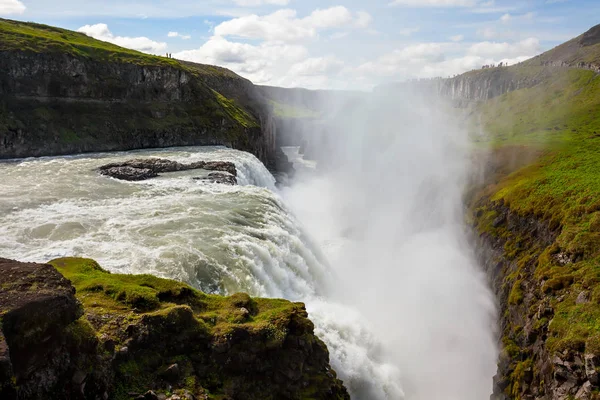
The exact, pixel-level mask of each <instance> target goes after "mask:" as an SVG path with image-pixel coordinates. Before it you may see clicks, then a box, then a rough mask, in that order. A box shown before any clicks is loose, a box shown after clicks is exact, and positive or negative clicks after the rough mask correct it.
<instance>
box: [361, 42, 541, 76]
mask: <svg viewBox="0 0 600 400" xmlns="http://www.w3.org/2000/svg"><path fill="white" fill-rule="evenodd" d="M539 52H540V43H539V40H538V39H536V38H529V39H525V40H522V41H519V42H514V43H507V42H503V43H497V42H481V43H475V44H466V43H465V44H462V43H458V41H455V42H445V43H414V44H411V45H408V46H405V47H403V48H399V49H396V50H394V51H392V52H389V53H387V54H384V55H383V56H381V57H379V58H377V59H375V60H372V61H367V62H365V63H363V64H361V65H359V66H358V67H356V68H353V74H354V76H356V77H357V79H359V80H363V81H366V80H369V79H370V80H373V79H382V78H383V80H384V81H389V80H390V79H392V80H403V79H411V78H434V77H449V76H454V75H458V74H461V73H464V72H467V71H470V70H473V69H479V68H481V67H482V66H483V65H489V64H498V63H499V62H503V63H505V64H508V65H511V64H515V63H517V62H521V61H524V60H526V59H528V58H531V57H532V56H534V55H536V54H538V53H539Z"/></svg>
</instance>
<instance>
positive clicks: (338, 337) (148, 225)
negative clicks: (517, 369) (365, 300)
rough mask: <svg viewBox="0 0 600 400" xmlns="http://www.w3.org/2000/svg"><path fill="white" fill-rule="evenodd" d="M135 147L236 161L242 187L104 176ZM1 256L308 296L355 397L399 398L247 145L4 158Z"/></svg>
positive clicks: (175, 177)
mask: <svg viewBox="0 0 600 400" xmlns="http://www.w3.org/2000/svg"><path fill="white" fill-rule="evenodd" d="M138 157H162V158H168V159H171V160H175V161H179V162H186V163H189V162H193V161H199V160H214V161H217V160H219V161H232V162H234V163H235V164H236V167H237V169H238V180H239V183H240V185H239V186H227V185H220V184H210V183H206V182H198V181H194V180H193V179H192V178H193V177H194V176H199V175H202V174H203V172H202V171H185V172H178V173H171V174H163V176H161V177H159V178H156V179H152V180H148V181H144V182H124V181H118V180H114V179H110V178H106V177H102V176H100V175H99V174H98V173H97V171H96V169H97V168H98V167H99V166H100V165H103V164H107V163H112V162H118V161H125V160H127V159H131V158H138ZM0 174H1V176H2V177H3V179H2V182H1V183H0V188H1V190H2V193H3V196H2V198H0V256H1V257H7V258H14V259H18V260H23V261H37V262H45V261H48V260H50V259H53V258H57V257H62V256H78V257H89V258H93V259H96V260H97V261H98V262H100V263H101V264H102V265H103V266H104V267H106V268H108V269H110V270H111V271H113V272H122V273H150V274H154V275H157V276H162V277H167V278H174V279H178V280H182V281H186V282H188V283H190V284H192V285H194V286H196V287H198V288H200V289H202V290H204V291H206V292H210V293H221V294H228V293H229V294H231V293H234V292H237V291H246V292H249V293H251V294H252V295H257V296H267V297H283V298H287V299H290V300H297V301H305V302H306V303H307V308H308V310H309V313H310V315H311V318H312V319H313V321H314V322H315V324H316V331H317V333H318V334H319V336H320V337H322V338H323V340H324V341H325V342H326V343H327V345H328V347H329V349H330V351H331V361H332V364H333V366H334V367H335V368H336V370H337V371H338V372H339V375H340V377H341V378H342V379H344V380H345V382H346V384H347V386H348V387H349V388H350V389H351V391H352V393H353V395H354V398H358V399H398V398H401V397H402V391H401V390H400V387H399V374H398V370H397V369H396V368H395V367H393V366H392V365H390V364H388V363H386V362H385V361H384V360H385V357H384V354H383V353H382V351H381V347H380V345H379V344H378V341H377V338H376V337H375V336H374V335H373V333H372V332H370V331H369V329H368V327H367V325H366V322H365V321H366V320H365V319H364V318H363V317H362V316H361V315H359V314H358V313H357V312H356V311H355V310H352V309H349V308H348V307H345V306H343V305H342V304H338V303H334V302H331V301H330V300H328V295H329V293H331V292H332V291H333V290H334V287H335V284H336V281H337V278H336V277H335V276H334V274H332V272H331V271H330V270H329V269H328V268H327V266H326V262H325V260H324V257H323V255H322V254H321V253H320V250H319V249H318V248H317V247H316V246H314V245H313V244H312V243H311V240H310V239H309V238H308V237H307V236H306V235H305V234H304V232H303V231H302V230H301V229H300V228H299V224H298V222H297V221H296V220H295V218H294V216H293V215H292V214H291V213H290V212H289V211H288V209H287V207H286V205H285V204H284V203H283V201H282V199H281V198H280V197H279V195H278V194H276V193H275V192H274V190H275V186H274V183H275V180H274V178H273V176H272V175H271V174H270V173H269V172H268V171H267V169H266V168H265V167H264V165H263V164H262V163H261V162H260V161H259V160H258V159H256V157H254V156H253V155H251V154H248V153H245V152H240V151H235V150H231V149H226V148H221V147H209V148H206V147H205V148H177V149H164V150H145V151H135V152H121V153H107V154H94V155H81V156H74V157H56V158H40V159H27V160H19V161H17V162H9V163H1V164H0Z"/></svg>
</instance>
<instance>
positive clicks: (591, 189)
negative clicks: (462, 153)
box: [469, 50, 600, 398]
mask: <svg viewBox="0 0 600 400" xmlns="http://www.w3.org/2000/svg"><path fill="white" fill-rule="evenodd" d="M594 51H595V50H594ZM594 51H592V56H593V54H595V53H594ZM592 56H591V57H592ZM503 69H504V70H508V73H509V74H512V75H513V76H516V75H519V74H520V76H521V77H524V78H527V79H533V77H535V79H536V80H537V81H538V82H539V83H538V84H536V85H534V86H532V87H530V88H527V89H520V90H517V91H513V92H509V93H506V94H504V95H502V96H499V97H496V98H493V99H491V100H488V101H486V102H481V103H479V104H477V105H476V106H475V107H474V109H473V110H471V113H470V116H471V119H470V125H469V127H470V131H471V134H472V136H473V137H474V138H475V139H476V142H477V146H476V148H477V149H481V148H488V149H491V157H492V158H491V161H492V162H491V164H492V165H494V167H495V170H494V171H493V172H495V173H492V174H491V175H490V176H491V179H490V181H488V182H486V184H485V185H484V186H482V187H480V188H479V190H475V191H473V193H474V194H473V193H471V195H472V196H471V198H470V201H471V205H472V209H471V211H472V215H471V216H470V217H469V219H470V220H471V222H473V223H474V225H475V226H476V229H477V230H478V231H479V232H480V233H481V234H484V235H489V236H491V237H492V238H494V240H497V241H498V242H499V243H502V244H503V246H504V256H505V258H506V259H508V260H510V261H511V262H512V263H511V264H510V266H506V267H504V268H505V270H503V272H502V273H503V274H504V275H503V276H504V280H503V282H502V284H503V288H504V289H503V293H505V294H504V295H505V296H506V297H505V301H506V304H505V307H506V309H504V310H502V312H503V313H504V319H503V320H504V322H505V323H506V325H505V326H504V331H503V343H504V345H505V353H506V354H508V356H509V359H510V369H509V371H512V372H511V374H510V376H508V377H507V378H508V382H509V384H508V387H507V389H506V390H507V394H508V395H509V396H511V398H520V397H519V396H520V391H521V388H522V385H523V381H522V380H523V376H524V375H523V374H524V371H525V370H527V369H529V368H532V360H531V357H532V356H533V350H532V349H531V348H530V347H529V345H528V344H527V341H526V340H525V339H524V336H523V327H522V326H517V325H519V322H518V321H519V320H521V321H522V320H523V318H524V317H525V316H527V317H528V318H530V319H531V320H533V321H534V322H535V323H534V324H533V326H532V327H529V328H528V329H533V331H534V332H536V334H537V335H541V334H543V335H547V339H546V340H545V344H544V346H545V350H546V351H547V352H548V354H549V355H550V357H551V356H552V355H553V354H555V353H559V352H563V351H580V352H592V353H595V354H599V353H600V151H599V149H600V75H598V74H595V73H594V72H592V71H588V70H583V69H567V68H553V69H549V68H542V67H535V66H534V63H525V64H524V65H518V66H514V67H509V68H503ZM549 72H552V74H551V75H550V74H549ZM485 73H490V72H489V71H487V70H484V71H476V72H473V73H471V74H485ZM502 73H506V72H502ZM509 164H513V165H512V167H510V166H508V165H509ZM506 208H508V209H510V210H511V211H512V212H513V213H514V214H516V215H518V216H520V218H522V221H531V220H535V221H541V222H542V223H543V224H544V225H546V226H547V227H548V228H549V229H550V230H551V231H552V232H554V235H555V236H556V239H555V240H554V241H553V242H552V243H550V244H547V243H542V242H541V241H540V240H541V239H536V238H535V237H534V236H533V235H534V234H532V233H531V231H528V230H527V227H528V226H530V225H528V224H527V223H525V225H523V226H519V225H515V223H514V222H513V223H511V222H509V221H504V222H502V223H500V224H497V223H495V221H496V219H497V218H498V216H499V215H500V214H499V213H500V212H501V211H499V210H501V209H506ZM539 234H541V233H539ZM582 292H587V293H589V299H590V301H589V302H588V303H584V304H576V299H577V297H578V296H579V294H580V293H582ZM546 304H547V305H546ZM540 307H542V309H543V308H544V307H550V308H551V310H553V312H552V313H551V314H550V315H538V313H539V310H540ZM517 314H521V315H522V317H520V318H517V317H515V315H517ZM521 323H522V322H521ZM533 366H535V365H533ZM532 373H533V374H536V375H537V376H538V377H540V375H539V374H540V371H536V370H535V368H533V371H532Z"/></svg>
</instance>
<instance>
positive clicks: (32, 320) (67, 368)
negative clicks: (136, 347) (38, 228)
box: [0, 259, 104, 399]
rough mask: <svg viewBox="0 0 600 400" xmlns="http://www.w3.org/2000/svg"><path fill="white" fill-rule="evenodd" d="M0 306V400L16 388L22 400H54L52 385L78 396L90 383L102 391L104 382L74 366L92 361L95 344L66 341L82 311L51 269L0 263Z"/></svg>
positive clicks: (65, 282) (68, 286) (65, 283)
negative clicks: (0, 322)
mask: <svg viewBox="0 0 600 400" xmlns="http://www.w3.org/2000/svg"><path fill="white" fill-rule="evenodd" d="M0 306H1V307H0V310H1V312H0V314H1V316H2V327H1V328H2V332H1V333H2V334H1V335H0V379H1V381H0V388H2V396H1V397H2V398H3V399H4V398H7V399H8V398H10V396H12V395H13V394H14V390H13V389H15V388H17V389H18V397H19V398H23V399H45V398H52V395H51V393H53V391H54V390H55V388H56V387H64V388H65V390H67V391H69V392H70V393H71V394H72V395H73V396H75V397H76V398H79V397H82V396H84V392H85V390H86V388H87V387H88V385H90V386H94V387H95V388H97V389H98V390H101V392H104V389H103V386H102V382H98V381H96V380H95V378H94V377H88V376H87V374H86V373H84V372H83V371H82V370H78V369H74V368H73V367H75V366H76V365H77V363H79V362H80V363H81V365H86V364H87V363H88V362H91V357H89V356H93V357H95V354H94V350H93V349H94V347H95V345H96V343H97V342H94V341H93V339H90V341H82V342H81V343H72V342H69V338H70V337H71V336H70V335H72V334H71V329H72V326H73V323H75V321H76V320H77V319H78V318H79V317H80V316H81V315H82V314H83V310H82V307H81V305H80V303H79V302H78V301H77V299H76V298H75V288H74V287H73V286H71V283H70V282H69V281H68V280H66V279H65V278H64V277H63V276H62V275H61V274H59V273H58V272H57V271H56V270H55V269H54V267H52V266H50V265H46V264H34V263H20V262H16V261H11V260H6V259H0ZM90 349H91V354H90V353H88V352H89V351H90ZM11 382H16V386H13V384H12V383H11ZM11 388H12V389H11ZM11 392H12V393H13V394H7V395H6V397H4V396H5V393H11Z"/></svg>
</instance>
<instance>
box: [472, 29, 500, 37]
mask: <svg viewBox="0 0 600 400" xmlns="http://www.w3.org/2000/svg"><path fill="white" fill-rule="evenodd" d="M477 35H478V36H481V37H483V38H484V39H493V38H495V37H498V32H496V30H495V29H494V28H483V29H479V30H478V31H477Z"/></svg>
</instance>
